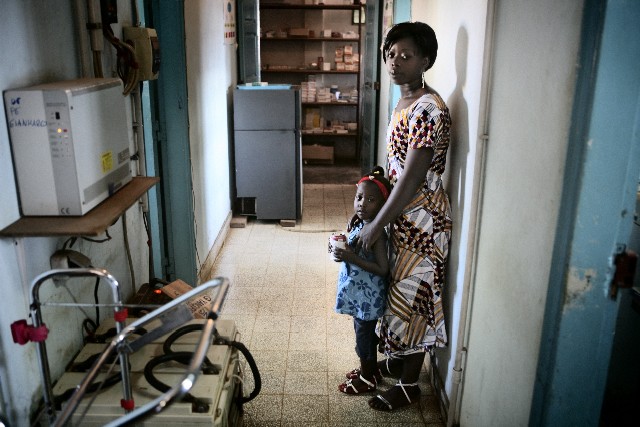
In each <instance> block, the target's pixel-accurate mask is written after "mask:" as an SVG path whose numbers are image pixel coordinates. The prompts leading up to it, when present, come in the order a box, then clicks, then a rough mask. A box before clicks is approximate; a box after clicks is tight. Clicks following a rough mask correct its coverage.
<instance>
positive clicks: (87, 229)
mask: <svg viewBox="0 0 640 427" xmlns="http://www.w3.org/2000/svg"><path fill="white" fill-rule="evenodd" d="M159 181H160V178H156V177H147V176H140V177H135V178H133V179H132V180H131V181H130V182H129V183H128V184H127V185H125V186H124V187H122V188H121V189H120V190H119V191H117V192H116V193H115V194H114V195H112V196H111V197H109V198H108V199H106V200H105V201H104V202H102V203H100V204H99V205H98V206H96V207H95V208H94V209H92V210H91V211H89V212H87V213H86V214H85V215H83V216H31V217H22V218H20V219H19V220H17V221H16V222H14V223H13V224H11V225H9V226H8V227H6V228H5V229H4V230H2V231H0V236H2V237H37V236H99V235H100V234H102V233H104V231H105V230H106V229H107V228H109V227H110V226H111V225H112V224H113V223H114V222H116V221H117V220H118V218H120V216H122V214H123V213H124V212H126V210H127V209H129V207H131V206H132V205H133V204H134V203H135V202H136V201H137V200H138V199H140V197H142V195H143V194H144V193H146V192H147V191H148V190H149V189H150V188H151V187H153V186H154V185H155V184H156V183H157V182H159Z"/></svg>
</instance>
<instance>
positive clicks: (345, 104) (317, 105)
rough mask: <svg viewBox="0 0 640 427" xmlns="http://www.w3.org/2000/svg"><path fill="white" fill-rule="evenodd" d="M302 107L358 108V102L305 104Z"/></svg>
mask: <svg viewBox="0 0 640 427" xmlns="http://www.w3.org/2000/svg"><path fill="white" fill-rule="evenodd" d="M302 105H304V106H309V107H324V106H329V107H336V106H338V107H357V106H358V103H357V102H303V103H302Z"/></svg>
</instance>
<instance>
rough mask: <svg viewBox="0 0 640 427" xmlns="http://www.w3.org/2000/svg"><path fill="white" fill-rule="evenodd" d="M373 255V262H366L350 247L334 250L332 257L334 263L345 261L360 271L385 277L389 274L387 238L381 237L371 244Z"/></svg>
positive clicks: (384, 235)
mask: <svg viewBox="0 0 640 427" xmlns="http://www.w3.org/2000/svg"><path fill="white" fill-rule="evenodd" d="M372 250H373V254H374V256H375V260H373V261H367V260H366V259H364V258H361V257H360V256H358V255H357V254H356V253H355V252H354V251H353V250H352V249H351V248H350V247H348V246H347V247H346V248H344V249H342V248H336V249H335V250H334V255H335V259H336V261H345V262H348V263H349V264H354V265H357V266H358V267H360V268H361V269H363V270H365V271H368V272H369V273H373V274H375V275H378V276H382V277H385V276H386V275H387V274H388V273H389V257H388V254H387V236H386V234H384V233H382V235H381V236H380V237H379V238H378V240H376V241H375V243H374V244H373V249H372Z"/></svg>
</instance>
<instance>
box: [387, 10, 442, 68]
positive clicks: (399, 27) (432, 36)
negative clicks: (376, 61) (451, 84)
mask: <svg viewBox="0 0 640 427" xmlns="http://www.w3.org/2000/svg"><path fill="white" fill-rule="evenodd" d="M405 38H410V39H411V40H413V42H414V43H415V44H416V46H417V47H418V51H419V53H420V54H422V55H423V56H426V57H427V58H429V66H428V67H427V70H428V69H429V68H431V67H432V66H433V64H434V63H435V62H436V57H437V56H438V40H437V39H436V33H435V31H433V28H431V27H430V26H429V25H427V24H425V23H424V22H401V23H399V24H395V25H394V26H393V27H391V28H390V29H389V31H387V34H386V36H385V38H384V43H383V44H382V59H383V60H384V62H387V54H388V53H389V50H390V49H391V46H393V45H394V44H395V43H396V42H397V41H398V40H400V39H405Z"/></svg>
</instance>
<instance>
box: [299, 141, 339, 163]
mask: <svg viewBox="0 0 640 427" xmlns="http://www.w3.org/2000/svg"><path fill="white" fill-rule="evenodd" d="M302 159H303V160H305V161H306V160H308V161H314V162H323V163H330V164H333V161H334V158H333V147H331V146H329V145H319V144H314V145H303V146H302Z"/></svg>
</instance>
